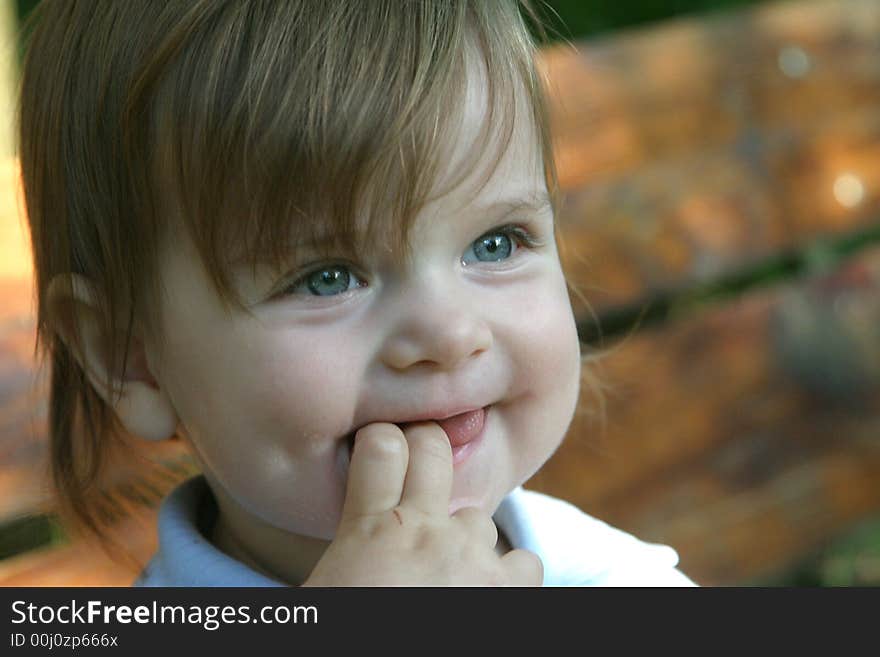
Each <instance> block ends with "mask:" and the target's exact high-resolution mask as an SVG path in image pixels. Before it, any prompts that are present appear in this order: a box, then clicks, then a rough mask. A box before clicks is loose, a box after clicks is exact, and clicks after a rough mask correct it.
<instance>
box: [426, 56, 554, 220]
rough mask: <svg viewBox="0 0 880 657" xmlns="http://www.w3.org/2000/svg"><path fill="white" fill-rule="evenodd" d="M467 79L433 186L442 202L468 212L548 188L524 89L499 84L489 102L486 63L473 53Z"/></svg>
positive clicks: (515, 85)
mask: <svg viewBox="0 0 880 657" xmlns="http://www.w3.org/2000/svg"><path fill="white" fill-rule="evenodd" d="M465 75H466V83H465V93H464V100H463V102H462V104H461V107H460V109H459V112H460V116H459V117H458V121H453V122H452V124H453V125H454V126H457V127H456V128H454V129H452V130H450V132H449V136H450V138H449V140H448V142H447V144H446V147H445V149H444V152H443V153H442V155H441V162H444V163H445V165H444V166H441V167H440V170H439V175H438V179H437V181H436V182H435V186H434V190H435V191H436V192H438V194H439V198H440V199H441V200H443V201H445V202H446V205H451V206H455V205H456V204H457V205H458V206H459V207H460V208H461V209H465V208H467V207H468V206H469V205H471V204H472V203H478V204H479V205H484V204H486V203H493V202H495V201H498V200H501V199H503V198H509V197H511V196H517V195H520V192H521V193H522V194H529V193H530V192H532V191H533V189H534V188H535V187H536V186H538V185H539V186H540V187H543V188H545V183H544V167H543V154H542V150H541V146H540V142H539V139H538V131H537V127H536V125H535V122H534V120H533V115H532V107H531V104H530V102H529V97H528V94H527V92H526V89H525V86H524V84H523V83H522V82H521V81H520V80H518V79H517V80H515V81H514V84H512V85H509V86H506V85H503V84H499V82H498V81H497V80H496V81H494V84H495V88H494V92H495V94H496V97H495V98H494V99H493V98H491V97H490V80H489V77H488V70H487V68H486V62H485V60H484V58H483V57H482V56H480V55H479V54H478V52H477V51H476V49H475V48H473V49H472V50H471V52H469V53H468V56H467V58H466V72H465ZM493 101H494V102H493ZM539 183H540V184H539ZM545 189H546V188H545ZM433 198H434V195H433V194H432V199H433Z"/></svg>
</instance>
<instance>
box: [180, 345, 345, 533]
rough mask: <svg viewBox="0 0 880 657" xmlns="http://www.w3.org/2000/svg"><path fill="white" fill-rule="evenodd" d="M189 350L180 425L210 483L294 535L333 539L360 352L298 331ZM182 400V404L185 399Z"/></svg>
mask: <svg viewBox="0 0 880 657" xmlns="http://www.w3.org/2000/svg"><path fill="white" fill-rule="evenodd" d="M225 342H226V345H227V347H226V348H225V349H223V350H222V353H223V354H224V355H223V356H219V355H218V354H219V353H220V352H219V351H217V350H213V351H215V353H214V354H212V353H211V351H212V350H209V349H204V350H202V351H201V352H199V351H195V352H194V351H189V352H187V357H186V362H185V363H183V362H182V363H181V365H184V366H183V367H181V371H182V372H185V373H186V380H182V379H181V380H179V381H178V382H177V386H176V389H177V390H178V400H179V402H180V408H179V412H180V414H181V421H182V422H183V424H184V426H185V427H186V430H187V435H188V436H189V438H190V440H191V442H192V444H193V446H194V448H195V449H196V451H197V452H198V454H199V457H200V459H201V460H202V462H203V464H204V467H205V468H206V470H208V471H209V472H210V473H211V475H212V478H213V479H214V480H215V481H216V482H217V483H218V484H219V485H221V486H223V488H224V489H225V491H226V492H227V493H228V496H229V497H230V498H232V499H233V500H235V502H236V503H237V504H239V505H240V506H241V507H242V508H244V509H246V510H247V511H248V512H250V513H252V514H254V515H256V516H258V517H260V518H261V519H263V520H264V521H265V522H268V523H269V524H272V525H274V526H277V527H281V528H283V529H287V530H290V531H296V532H297V533H303V534H310V535H314V536H327V535H328V533H330V532H332V530H333V529H334V528H335V524H336V520H337V518H338V512H339V510H340V509H341V504H342V499H343V496H342V493H343V491H344V474H345V473H344V471H342V469H341V467H340V463H339V449H338V448H339V446H340V444H339V441H337V440H336V439H337V437H338V436H340V435H342V434H344V433H345V432H346V431H347V430H348V428H349V426H350V423H351V419H352V414H353V412H354V408H355V404H356V398H357V390H356V387H355V384H356V382H357V381H358V380H359V377H357V376H353V375H352V373H353V363H356V362H357V354H353V353H350V352H349V351H347V350H346V349H345V347H344V345H338V347H339V348H335V349H328V348H326V347H327V346H326V345H325V344H322V343H320V342H318V341H315V340H314V339H309V338H308V336H303V335H300V334H296V333H295V332H292V331H280V330H278V331H262V332H260V333H253V334H250V335H249V336H248V337H246V338H245V337H244V336H241V335H238V336H235V337H232V336H228V339H227V340H226V341H225ZM178 400H176V402H177V401H178Z"/></svg>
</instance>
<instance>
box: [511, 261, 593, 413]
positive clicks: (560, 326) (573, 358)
mask: <svg viewBox="0 0 880 657" xmlns="http://www.w3.org/2000/svg"><path fill="white" fill-rule="evenodd" d="M524 299H525V300H526V302H525V303H523V304H521V305H520V306H519V307H518V309H517V313H516V321H515V323H514V324H513V326H515V330H514V331H512V332H511V336H510V343H511V344H512V345H513V346H512V349H513V350H515V353H513V354H512V356H513V359H514V361H515V362H516V364H517V376H518V377H519V378H521V379H524V380H525V381H527V382H528V386H529V389H530V390H531V391H532V392H533V393H534V394H536V395H543V394H557V395H559V394H563V396H564V397H565V398H566V399H570V398H571V397H572V396H573V397H576V396H577V387H578V383H579V381H580V343H579V341H578V335H577V327H576V325H575V321H574V316H573V314H572V309H571V303H570V301H569V298H568V294H567V292H566V288H565V281H564V279H563V278H562V275H561V273H560V274H558V275H557V276H554V277H553V279H552V283H549V284H547V285H546V286H544V287H543V288H542V289H541V290H539V291H535V290H533V291H532V293H530V294H528V295H524ZM572 390H574V392H572ZM572 412H573V409H572Z"/></svg>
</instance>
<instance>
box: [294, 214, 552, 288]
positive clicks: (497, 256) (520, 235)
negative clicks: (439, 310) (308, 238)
mask: <svg viewBox="0 0 880 657" xmlns="http://www.w3.org/2000/svg"><path fill="white" fill-rule="evenodd" d="M542 244H543V242H541V241H540V240H539V239H536V238H535V237H534V236H533V235H532V234H531V233H530V232H529V231H528V230H526V229H525V228H523V227H522V226H502V227H501V228H496V229H494V230H492V231H490V232H488V233H484V234H483V235H482V236H481V237H479V238H477V239H476V240H474V241H473V242H472V243H471V245H470V246H469V247H468V250H467V251H466V252H465V257H462V259H461V263H462V264H463V265H469V264H472V263H473V262H474V261H473V260H469V259H468V258H467V255H468V253H469V252H471V251H472V252H473V253H474V255H475V256H476V262H501V261H503V260H508V259H510V258H511V256H512V255H514V254H516V253H518V252H519V249H521V248H522V247H526V248H530V249H532V248H536V247H539V246H542ZM366 285H367V284H366V283H365V282H364V281H362V280H361V279H360V278H359V277H358V276H357V275H356V274H354V273H352V268H351V267H350V266H348V265H345V264H342V263H336V264H323V265H320V266H318V267H315V268H314V269H312V270H311V271H309V272H307V273H306V274H304V275H303V276H301V277H300V278H298V279H296V280H295V281H293V282H292V283H291V284H290V285H287V286H286V287H284V288H283V289H282V290H281V291H280V292H279V293H278V296H282V297H283V296H294V295H295V296H305V297H308V298H313V299H314V298H316V297H338V296H340V295H344V294H346V293H347V292H350V291H352V290H354V289H357V288H360V287H366Z"/></svg>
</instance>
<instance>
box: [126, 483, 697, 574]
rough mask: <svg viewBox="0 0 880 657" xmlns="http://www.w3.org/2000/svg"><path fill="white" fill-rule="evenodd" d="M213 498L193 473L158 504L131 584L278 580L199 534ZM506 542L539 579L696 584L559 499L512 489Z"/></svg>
mask: <svg viewBox="0 0 880 657" xmlns="http://www.w3.org/2000/svg"><path fill="white" fill-rule="evenodd" d="M215 515H216V503H215V502H214V498H213V495H212V494H211V491H210V488H208V484H207V482H206V481H205V478H204V477H203V476H201V475H199V476H196V477H193V478H192V479H190V480H188V481H186V482H184V483H183V484H181V485H180V486H178V487H177V488H175V489H174V490H173V491H172V492H171V494H170V495H169V496H168V497H167V498H165V500H164V501H163V502H162V507H161V508H160V510H159V549H158V550H157V552H156V554H155V555H154V556H153V558H152V559H151V560H150V563H149V564H147V567H146V568H145V569H144V571H143V572H142V573H141V575H140V577H139V578H138V579H137V581H136V582H135V583H134V586H285V584H284V583H283V582H280V581H277V580H274V579H272V578H270V577H267V576H266V575H263V574H262V573H259V572H257V571H255V570H253V569H252V568H250V567H249V566H248V565H246V564H244V563H242V562H240V561H238V560H236V559H233V558H232V557H230V556H229V555H227V554H226V553H224V552H222V551H221V550H219V549H218V548H217V547H215V546H214V545H213V544H212V543H211V542H210V541H209V540H208V539H207V538H206V533H207V530H208V529H209V528H208V527H206V526H205V525H206V523H209V522H213V518H214V517H215ZM493 519H494V520H495V523H496V525H497V526H498V528H499V529H500V530H501V531H503V532H504V534H505V535H506V536H507V538H508V540H509V542H510V544H511V546H512V547H514V548H524V549H526V550H531V551H532V552H534V553H536V554H537V555H538V556H539V557H540V558H541V562H542V563H543V564H544V586H696V585H695V584H694V582H692V581H691V580H690V579H688V578H687V577H686V576H685V575H684V574H682V573H681V572H680V571H679V570H678V569H677V568H676V565H677V564H678V555H677V554H676V552H675V550H673V549H672V548H671V547H668V546H665V545H656V544H651V543H644V542H642V541H640V540H639V539H637V538H635V537H634V536H631V535H630V534H627V533H626V532H623V531H620V530H619V529H615V528H614V527H611V526H609V525H607V524H605V523H604V522H602V521H600V520H596V519H595V518H592V517H590V516H588V515H587V514H586V513H584V512H583V511H581V510H580V509H578V508H577V507H576V506H574V505H572V504H569V503H568V502H565V501H563V500H559V499H556V498H554V497H550V496H549V495H544V494H542V493H537V492H534V491H528V490H525V489H524V488H522V487H519V488H516V489H514V490H513V491H512V492H511V493H510V494H509V495H507V497H505V498H504V500H502V502H501V504H500V505H499V507H498V510H497V511H496V512H495V515H494V516H493Z"/></svg>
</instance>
